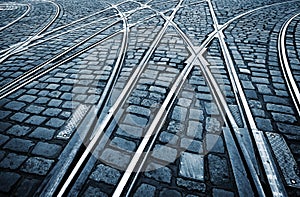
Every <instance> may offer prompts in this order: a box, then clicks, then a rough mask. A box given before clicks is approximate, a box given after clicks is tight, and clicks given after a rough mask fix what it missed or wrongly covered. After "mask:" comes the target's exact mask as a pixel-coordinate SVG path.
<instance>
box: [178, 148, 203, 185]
mask: <svg viewBox="0 0 300 197" xmlns="http://www.w3.org/2000/svg"><path fill="white" fill-rule="evenodd" d="M179 175H180V176H182V177H186V178H190V179H195V180H198V181H204V156H203V155H198V154H193V153H188V152H184V153H182V154H181V157H180V171H179Z"/></svg>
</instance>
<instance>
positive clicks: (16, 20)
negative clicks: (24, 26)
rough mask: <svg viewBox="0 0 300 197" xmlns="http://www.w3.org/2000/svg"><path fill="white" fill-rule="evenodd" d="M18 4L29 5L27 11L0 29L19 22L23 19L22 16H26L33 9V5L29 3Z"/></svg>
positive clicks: (0, 29)
mask: <svg viewBox="0 0 300 197" xmlns="http://www.w3.org/2000/svg"><path fill="white" fill-rule="evenodd" d="M18 5H25V6H26V7H27V9H26V11H25V12H24V13H23V14H22V15H21V16H20V17H18V18H17V19H15V20H14V21H12V22H10V23H8V24H7V25H5V26H3V27H0V31H3V30H4V29H6V28H8V27H9V26H11V25H13V24H15V23H16V22H18V21H19V20H21V19H22V18H24V17H25V16H26V15H27V14H28V13H29V12H30V10H31V6H30V5H29V4H18Z"/></svg>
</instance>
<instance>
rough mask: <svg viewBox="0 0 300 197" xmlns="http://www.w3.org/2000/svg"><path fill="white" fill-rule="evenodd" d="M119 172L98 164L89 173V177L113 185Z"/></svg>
mask: <svg viewBox="0 0 300 197" xmlns="http://www.w3.org/2000/svg"><path fill="white" fill-rule="evenodd" d="M120 176H121V174H120V172H119V171H118V170H116V169H113V168H111V167H108V166H105V165H103V164H100V165H98V166H97V169H96V170H95V171H94V172H93V173H92V174H91V176H90V178H91V179H93V180H95V181H103V182H105V183H107V184H112V185H115V184H117V182H118V179H119V177H120Z"/></svg>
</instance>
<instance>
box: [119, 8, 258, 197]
mask: <svg viewBox="0 0 300 197" xmlns="http://www.w3.org/2000/svg"><path fill="white" fill-rule="evenodd" d="M152 10H154V11H155V9H152ZM156 12H158V11H156ZM161 15H162V17H164V18H165V19H166V17H165V16H164V15H163V14H161ZM170 23H171V24H172V26H173V27H174V28H175V29H176V30H177V32H178V33H179V34H180V36H181V37H182V38H183V40H184V41H185V43H186V44H187V45H188V46H189V47H190V49H191V50H192V51H191V52H192V54H193V55H194V58H193V60H192V62H191V63H190V64H189V65H187V66H186V67H185V68H184V70H183V71H182V72H181V74H180V76H179V77H178V78H177V79H176V82H175V83H174V85H173V86H172V88H171V90H170V92H169V94H168V95H167V98H166V99H165V101H164V103H163V105H162V107H161V108H160V110H159V111H158V113H157V114H156V116H155V119H154V120H153V122H152V124H151V126H150V128H149V130H148V131H147V132H146V136H145V137H144V138H143V141H142V143H141V144H140V146H139V147H138V150H137V151H136V154H135V155H134V157H133V159H132V160H131V162H130V164H129V166H128V167H127V170H126V172H125V175H123V177H122V179H121V181H122V180H123V183H121V181H120V182H119V185H118V186H117V189H116V190H115V193H116V197H117V196H120V195H121V194H122V191H123V189H124V187H125V186H126V183H127V181H128V180H129V178H130V176H131V175H132V172H133V170H134V169H136V165H137V163H138V162H139V161H140V160H141V157H142V161H141V162H140V165H139V167H137V168H138V169H137V170H136V173H135V176H134V178H133V179H132V181H131V184H130V186H129V188H127V190H126V196H129V194H130V192H131V190H132V188H133V185H134V183H135V181H136V180H137V178H138V175H139V173H140V172H141V170H142V168H143V166H144V163H145V162H146V159H147V157H148V155H149V152H150V150H151V148H152V147H153V145H154V142H155V140H156V138H157V136H158V132H155V130H156V131H159V130H160V129H161V128H162V126H163V122H164V121H165V119H166V118H167V115H168V113H169V110H170V109H171V106H172V104H173V103H174V102H175V99H176V97H177V96H178V94H179V91H180V89H181V87H182V85H183V83H184V82H185V81H186V78H187V76H188V75H189V73H190V72H191V70H192V68H193V67H194V63H195V61H196V59H197V58H198V62H199V63H200V62H201V63H200V64H201V65H199V66H200V69H201V71H202V73H203V75H204V77H205V79H206V81H207V83H208V85H209V87H210V89H211V91H212V92H213V96H214V98H215V100H216V101H217V105H218V107H219V109H220V112H221V115H222V117H223V119H224V120H225V121H226V125H227V126H228V127H231V128H233V129H234V132H235V134H236V137H237V138H238V140H239V143H241V142H242V137H241V135H240V134H239V133H238V126H237V123H236V122H235V119H234V117H233V115H232V113H231V111H230V109H229V107H228V105H227V103H226V100H225V99H224V97H223V95H222V92H221V90H220V89H219V86H218V84H217V82H216V81H215V79H214V77H213V75H212V74H211V72H210V70H209V69H207V67H206V65H203V63H202V61H201V58H199V53H200V51H201V48H202V49H204V48H205V47H207V45H208V44H209V42H204V44H203V45H202V46H201V47H200V51H199V52H198V48H196V47H194V46H193V44H192V43H191V41H190V40H189V39H188V37H187V36H186V35H185V34H184V33H183V32H182V31H181V29H180V28H178V27H177V25H176V24H175V23H174V22H173V21H170ZM208 39H210V38H208ZM227 120H229V122H227ZM229 125H231V126H229ZM154 132H155V133H154ZM153 133H154V136H153ZM152 136H153V138H151V137H152ZM150 138H151V139H152V140H151V142H150V145H149V147H148V149H147V151H146V153H145V154H144V155H142V153H143V152H144V151H145V148H146V145H147V144H149V140H150ZM231 138H232V137H231ZM241 148H242V150H243V152H245V154H244V157H245V158H246V160H247V161H248V166H249V168H250V169H251V171H250V172H253V173H252V176H253V179H254V182H255V183H256V186H257V187H258V188H259V189H258V190H260V189H261V185H260V184H259V182H258V180H259V177H258V175H257V173H255V167H254V166H253V164H252V162H251V158H250V156H249V154H248V152H247V148H246V147H245V146H244V145H243V144H242V146H241ZM236 171H239V170H235V174H236V173H238V172H236ZM120 185H121V186H120ZM244 188H247V186H245V187H244ZM243 191H244V189H242V188H239V192H240V194H241V195H242V194H243ZM114 196H115V194H114Z"/></svg>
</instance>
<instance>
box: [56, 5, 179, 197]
mask: <svg viewBox="0 0 300 197" xmlns="http://www.w3.org/2000/svg"><path fill="white" fill-rule="evenodd" d="M181 1H182V0H181ZM175 12H176V11H173V14H172V16H171V17H174V15H175ZM168 24H169V21H165V24H164V26H163V28H162V29H161V30H160V32H159V34H158V35H157V37H156V38H155V40H154V41H153V42H152V44H151V46H150V48H149V49H148V51H147V53H146V55H145V56H144V57H143V59H142V60H141V62H140V64H139V66H137V69H136V70H135V72H134V73H133V74H132V76H131V78H130V80H129V81H128V83H127V84H126V86H125V88H124V89H123V91H122V92H121V94H120V96H119V97H118V99H117V101H116V102H115V104H114V105H113V106H112V107H111V108H110V110H109V111H108V114H107V115H106V117H105V118H104V120H103V121H102V123H101V124H100V126H99V128H98V129H97V131H96V133H95V135H94V136H93V137H92V139H91V141H90V143H89V144H88V145H87V147H86V150H85V151H84V153H83V154H82V156H81V157H80V159H79V161H78V162H77V163H76V165H75V167H74V170H73V171H72V173H71V175H70V176H69V177H70V179H68V180H67V182H65V183H64V185H63V189H62V190H61V191H60V192H59V195H58V196H62V195H63V194H64V192H65V190H66V188H67V187H68V185H69V183H70V182H71V179H73V177H74V176H75V174H76V173H77V172H78V170H79V168H80V167H81V165H82V164H83V163H84V162H85V161H86V160H87V159H88V155H89V154H90V152H91V151H92V150H93V149H94V148H95V147H96V145H97V142H98V141H99V139H100V137H101V136H102V134H103V131H104V130H105V129H106V128H107V126H108V125H109V123H110V121H111V120H112V118H113V116H114V114H115V113H116V111H117V110H118V109H119V107H120V106H122V105H123V103H124V101H125V100H126V98H127V97H128V96H129V93H130V92H131V91H132V89H133V87H134V85H135V84H136V82H137V81H138V78H139V76H140V75H141V74H142V71H143V70H144V68H145V66H146V63H147V62H148V61H149V59H150V57H151V55H152V54H153V52H154V50H155V49H156V47H157V45H158V44H159V42H160V40H161V38H162V36H163V34H164V33H165V32H166V30H167V28H168Z"/></svg>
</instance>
